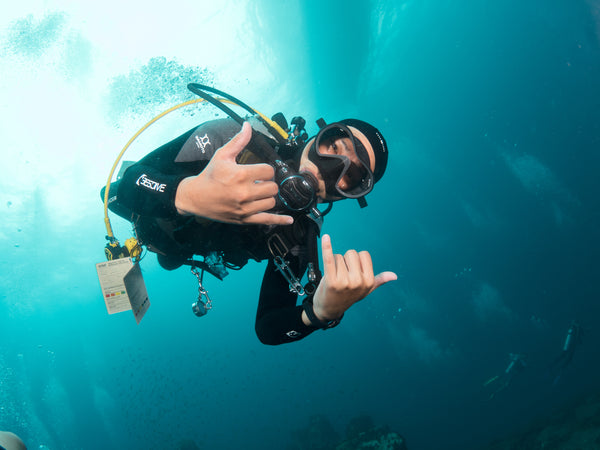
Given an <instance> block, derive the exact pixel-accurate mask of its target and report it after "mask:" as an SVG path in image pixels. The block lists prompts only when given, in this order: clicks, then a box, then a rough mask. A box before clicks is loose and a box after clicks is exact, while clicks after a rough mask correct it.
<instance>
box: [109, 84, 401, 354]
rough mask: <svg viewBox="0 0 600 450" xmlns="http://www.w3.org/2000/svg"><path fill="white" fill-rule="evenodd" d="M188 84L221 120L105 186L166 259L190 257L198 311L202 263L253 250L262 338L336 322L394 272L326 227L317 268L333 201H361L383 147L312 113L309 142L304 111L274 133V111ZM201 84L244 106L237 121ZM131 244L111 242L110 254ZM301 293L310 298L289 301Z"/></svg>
mask: <svg viewBox="0 0 600 450" xmlns="http://www.w3.org/2000/svg"><path fill="white" fill-rule="evenodd" d="M188 88H189V89H190V90H192V91H193V92H194V93H196V94H198V95H199V96H201V97H202V98H204V99H205V100H207V101H209V102H210V103H213V105H215V106H217V107H218V108H220V109H222V110H223V111H225V112H226V113H227V114H228V115H229V118H227V119H217V120H211V121H209V122H205V123H203V124H201V125H199V126H198V127H196V128H193V129H191V130H189V131H187V132H185V133H184V134H182V135H181V136H179V137H177V138H175V139H173V140H172V141H170V142H168V143H166V144H164V145H163V146H161V147H159V148H157V149H156V150H154V151H152V152H151V153H149V154H148V155H147V156H145V157H144V158H142V159H141V160H140V161H138V162H136V163H134V164H132V165H130V166H128V167H127V168H126V170H125V171H124V172H123V173H122V174H121V176H120V177H118V179H117V181H115V182H113V183H110V185H109V190H110V195H108V194H106V193H105V192H104V191H103V193H102V195H103V197H104V198H105V201H106V199H107V198H109V197H110V198H109V200H108V202H107V203H108V208H109V209H110V210H111V211H113V212H115V213H116V214H118V215H120V216H121V217H124V218H126V219H127V220H129V221H130V222H131V223H132V224H133V226H134V230H135V235H136V239H137V242H138V243H139V245H144V246H145V247H146V248H147V249H148V250H149V251H151V252H154V253H156V254H157V257H158V261H159V263H160V264H161V266H162V267H163V268H165V269H167V270H173V269H176V268H178V267H180V266H182V265H189V266H191V270H192V272H193V273H194V274H195V275H196V277H197V278H198V283H199V296H198V302H196V303H195V304H194V305H193V310H194V313H195V314H196V315H198V316H201V315H204V314H205V313H206V312H207V311H208V310H209V309H210V307H211V301H210V298H209V297H208V294H207V292H206V290H205V289H204V287H203V285H202V282H203V279H202V276H203V274H204V272H205V271H207V272H209V273H211V274H212V275H214V276H216V277H217V278H219V279H223V277H224V276H226V275H227V269H233V270H237V269H240V268H242V267H243V266H244V265H245V264H246V263H247V262H248V261H249V260H251V259H252V260H255V261H262V260H265V259H267V260H268V265H267V268H266V270H265V273H264V277H263V281H262V286H261V289H260V296H259V304H258V310H257V315H256V323H255V330H256V333H257V336H258V338H259V339H260V341H261V342H262V343H264V344H268V345H278V344H282V343H287V342H293V341H297V340H299V339H302V338H304V337H306V336H308V335H309V334H311V333H312V332H314V331H315V330H317V329H327V328H332V327H334V326H336V325H337V324H338V323H339V322H340V320H341V319H342V317H343V315H344V312H345V311H346V310H347V309H348V308H350V307H351V306H352V305H353V304H354V303H356V302H358V301H360V300H362V299H363V298H365V297H366V296H367V295H369V294H370V293H371V292H373V291H374V290H375V289H377V288H378V287H379V286H381V285H383V284H385V283H387V282H389V281H392V280H395V279H397V276H396V274H395V273H393V272H382V273H380V274H377V275H376V274H375V273H374V272H373V263H372V260H371V256H370V254H369V253H368V252H367V251H361V252H358V251H356V250H348V251H347V252H346V253H345V254H343V255H341V254H334V253H333V249H332V244H331V238H330V237H329V236H328V235H323V237H322V239H321V252H322V262H323V274H321V271H320V269H319V258H318V236H320V232H321V225H322V222H323V217H324V216H325V214H327V213H328V212H329V211H330V209H331V207H332V204H333V202H336V201H338V200H342V199H345V198H351V199H357V200H358V202H359V204H360V206H361V207H364V206H366V200H365V196H366V195H367V194H368V193H369V192H371V190H372V189H373V186H374V184H375V183H376V182H377V181H379V179H380V178H381V177H382V176H383V174H384V172H385V169H386V165H387V159H388V149H387V144H386V142H385V139H384V138H383V136H382V134H381V133H380V132H379V130H377V129H376V128H375V127H373V126H372V125H370V124H368V123H366V122H363V121H361V120H357V119H345V120H341V121H339V122H335V123H331V124H326V123H325V121H324V120H323V119H320V120H319V121H317V124H318V125H319V127H320V130H319V132H318V134H317V135H316V136H315V137H313V138H311V139H308V135H307V134H306V132H305V130H304V124H305V121H304V119H302V118H301V117H295V118H294V119H293V120H292V125H293V126H294V128H293V129H292V130H291V132H290V133H289V134H287V133H285V132H284V133H281V132H280V131H279V130H278V128H280V129H283V130H284V131H289V130H290V128H289V127H288V125H287V121H286V120H285V117H284V116H283V114H281V113H278V114H277V115H275V116H274V117H273V119H274V120H268V119H266V118H264V116H262V115H260V114H253V113H255V111H254V110H252V109H251V108H249V107H247V105H244V104H243V103H242V102H240V101H239V100H237V99H235V98H234V97H232V96H229V95H228V94H226V93H224V92H221V91H218V90H216V89H214V88H210V87H207V86H203V85H199V84H190V85H188ZM209 92H210V93H215V94H218V95H220V96H221V97H224V98H227V99H233V101H234V103H236V104H237V105H238V106H242V107H245V108H246V109H247V110H248V111H250V112H251V114H252V115H251V116H250V117H246V118H245V119H242V118H241V117H240V116H238V115H237V114H236V113H234V112H233V111H232V110H231V109H229V108H228V107H226V106H225V105H224V104H223V102H222V101H220V100H219V99H216V98H214V97H213V96H212V95H211V94H209ZM286 136H287V137H286ZM122 170H123V169H122ZM323 204H328V206H327V207H326V209H325V210H324V211H322V210H321V209H319V206H322V205H323ZM107 238H110V234H109V236H107ZM109 241H110V239H109ZM136 248H137V249H138V250H136V251H137V252H138V253H139V247H136ZM127 250H129V251H130V250H131V248H130V247H128V249H124V247H120V246H119V245H118V242H116V243H115V242H113V241H110V242H109V244H108V245H107V256H108V257H109V259H110V258H111V255H109V253H111V252H117V253H118V252H122V253H125V254H126V255H127V254H128V251H127ZM129 253H131V252H129ZM121 256H122V255H119V256H117V257H121ZM198 256H201V257H203V260H202V261H200V260H198V259H197V258H196V257H198ZM199 268H200V269H201V271H202V272H201V273H199V272H198V269H199ZM305 274H306V278H307V280H308V281H307V283H306V284H305V285H302V282H301V280H302V279H303V277H304V275H305ZM300 296H306V297H305V298H304V300H303V302H302V304H301V305H297V299H298V297H300ZM204 297H205V298H206V301H204V300H203V298H204Z"/></svg>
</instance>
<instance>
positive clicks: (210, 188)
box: [175, 122, 293, 225]
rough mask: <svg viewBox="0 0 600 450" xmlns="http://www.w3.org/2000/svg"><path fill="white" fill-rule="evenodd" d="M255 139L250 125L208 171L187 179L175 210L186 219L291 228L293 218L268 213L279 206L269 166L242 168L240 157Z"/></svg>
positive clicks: (216, 156)
mask: <svg viewBox="0 0 600 450" xmlns="http://www.w3.org/2000/svg"><path fill="white" fill-rule="evenodd" d="M251 137H252V128H251V127H250V124H249V123H247V122H244V125H243V126H242V130H241V131H240V132H239V133H238V134H237V135H235V136H234V138H233V139H232V140H231V141H229V142H228V143H227V144H225V145H224V146H223V147H221V148H220V149H218V150H217V151H216V152H215V154H214V156H213V157H212V159H211V160H210V162H209V163H208V165H207V166H206V168H205V169H204V170H203V171H202V172H201V173H199V174H198V175H196V176H193V177H188V178H184V179H183V180H182V181H181V183H180V184H179V186H178V187H177V192H176V194H175V207H176V208H177V212H178V213H179V214H183V215H195V216H200V217H206V218H209V219H212V220H216V221H219V222H228V223H237V224H265V225H289V224H291V223H292V222H293V218H292V217H291V216H285V215H278V214H272V213H267V212H264V211H268V210H270V209H271V208H273V207H274V206H275V196H276V195H277V192H278V187H277V184H276V183H275V182H274V181H273V176H274V174H275V173H274V169H273V167H271V166H270V165H269V164H238V163H237V162H236V160H235V158H236V156H237V155H238V154H239V153H240V152H241V151H242V150H243V149H244V148H245V147H246V145H247V144H248V142H250V138H251Z"/></svg>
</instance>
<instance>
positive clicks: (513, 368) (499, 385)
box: [483, 353, 527, 400]
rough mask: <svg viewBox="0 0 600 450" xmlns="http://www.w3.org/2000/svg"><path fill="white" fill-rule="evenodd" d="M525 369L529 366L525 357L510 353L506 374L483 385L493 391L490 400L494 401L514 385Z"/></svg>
mask: <svg viewBox="0 0 600 450" xmlns="http://www.w3.org/2000/svg"><path fill="white" fill-rule="evenodd" d="M525 367H527V364H526V363H525V359H524V356H523V355H521V354H519V353H510V354H509V362H508V366H506V369H504V372H502V373H501V374H499V375H496V376H494V377H492V378H490V379H489V380H487V381H486V382H485V383H483V386H484V387H486V388H487V387H489V388H490V389H493V391H492V393H491V394H490V397H489V398H490V400H491V399H493V398H494V397H495V396H496V395H497V394H498V393H500V392H501V391H503V390H504V389H506V388H507V387H508V386H509V385H510V384H511V383H512V381H513V379H514V378H515V376H516V375H517V374H518V373H520V372H522V371H523V370H524V369H525Z"/></svg>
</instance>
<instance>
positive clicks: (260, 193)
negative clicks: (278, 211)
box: [246, 181, 279, 212]
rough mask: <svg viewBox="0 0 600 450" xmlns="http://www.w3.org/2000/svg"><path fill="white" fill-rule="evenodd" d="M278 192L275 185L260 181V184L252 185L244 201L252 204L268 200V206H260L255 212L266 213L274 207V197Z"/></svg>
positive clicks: (270, 182)
mask: <svg viewBox="0 0 600 450" xmlns="http://www.w3.org/2000/svg"><path fill="white" fill-rule="evenodd" d="M278 192H279V188H278V187H277V184H276V183H274V182H272V181H261V182H260V183H256V182H255V183H253V184H252V185H251V186H250V188H249V190H248V195H247V197H246V201H249V202H254V201H259V200H269V203H270V206H269V205H267V206H266V207H265V206H262V205H261V206H260V207H258V208H259V209H257V210H256V211H255V212H258V211H267V210H269V209H271V208H273V207H274V206H275V196H276V195H277V193H278Z"/></svg>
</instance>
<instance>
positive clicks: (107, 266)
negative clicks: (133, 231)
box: [96, 258, 133, 314]
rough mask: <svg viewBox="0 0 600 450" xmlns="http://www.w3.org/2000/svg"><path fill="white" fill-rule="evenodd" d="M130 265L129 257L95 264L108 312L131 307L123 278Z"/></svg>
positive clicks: (116, 311)
mask: <svg viewBox="0 0 600 450" xmlns="http://www.w3.org/2000/svg"><path fill="white" fill-rule="evenodd" d="M132 267H133V262H132V261H131V258H120V259H113V260H112V261H106V262H101V263H98V264H96V271H97V272H98V280H100V288H101V289H102V296H103V297H104V303H106V310H107V311H108V313H109V314H115V313H119V312H122V311H129V310H130V309H131V304H130V303H129V297H128V296H127V290H126V289H125V282H124V281H123V278H124V277H125V275H126V274H127V272H129V270H131V268H132Z"/></svg>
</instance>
